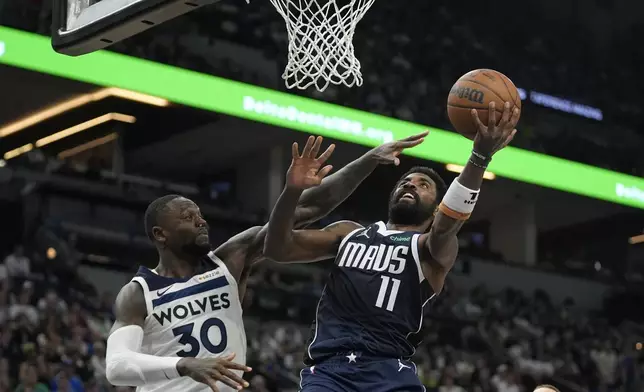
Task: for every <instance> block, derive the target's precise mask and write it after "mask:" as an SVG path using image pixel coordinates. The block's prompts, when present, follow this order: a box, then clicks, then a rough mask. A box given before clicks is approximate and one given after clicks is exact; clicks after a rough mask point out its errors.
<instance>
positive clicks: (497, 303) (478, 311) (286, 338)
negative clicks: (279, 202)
mask: <svg viewBox="0 0 644 392" xmlns="http://www.w3.org/2000/svg"><path fill="white" fill-rule="evenodd" d="M49 253H51V252H49ZM51 256H52V255H51V254H49V255H39V254H38V253H36V252H30V251H29V250H25V249H24V248H23V247H21V246H17V247H16V248H15V249H14V250H13V252H11V253H10V254H9V255H7V256H6V257H5V258H4V262H3V264H2V265H0V320H1V321H2V322H1V323H0V325H1V327H0V358H1V359H0V392H4V391H20V392H23V391H24V392H28V391H31V392H46V391H61V392H63V391H64V392H90V391H93V392H108V391H122V392H125V391H129V389H128V388H113V387H111V386H110V385H109V384H108V383H107V381H106V379H105V357H104V355H105V340H106V337H107V334H108V332H109V329H110V326H111V323H112V322H113V315H112V312H111V306H112V301H113V298H112V295H111V294H110V293H97V292H96V289H95V288H94V287H93V286H92V284H91V282H85V280H84V278H83V277H82V276H79V275H78V272H77V270H76V269H75V268H73V267H70V266H69V265H66V264H65V263H61V262H60V260H57V261H56V262H53V261H52V260H49V258H50V257H51ZM321 266H322V268H319V267H317V266H304V268H297V267H296V268H293V269H291V268H278V267H276V266H274V265H273V264H270V263H266V264H263V265H260V266H259V267H257V268H256V270H255V271H254V273H253V275H252V277H251V280H250V281H249V289H248V292H247V294H246V297H245V298H244V303H243V306H244V311H245V323H246V329H247V331H246V332H247V335H248V342H249V343H248V346H249V347H248V349H249V353H248V363H249V365H250V366H252V367H253V368H254V371H253V373H251V374H249V375H248V377H247V378H248V380H250V381H251V383H252V387H251V388H250V390H251V391H255V392H273V391H295V390H297V386H298V381H299V369H300V368H301V366H302V358H303V354H304V348H305V345H306V342H307V339H308V338H309V326H310V323H311V321H312V320H313V319H314V309H315V303H316V301H317V298H318V297H319V295H320V294H321V292H322V288H323V285H324V280H325V272H324V266H325V264H324V263H322V264H321ZM426 313H427V314H426V319H425V325H424V329H425V339H424V342H423V343H422V344H421V346H420V348H419V349H418V351H417V354H416V356H415V357H414V360H415V361H416V364H417V366H418V374H419V376H420V377H421V379H422V381H423V383H424V384H425V386H426V387H427V390H428V391H435V392H464V391H478V392H530V391H531V390H532V389H531V388H534V386H535V385H537V384H541V383H550V384H556V385H558V386H560V387H561V390H562V392H567V391H570V392H581V391H588V392H637V391H641V390H642V388H644V360H643V357H642V355H641V352H640V351H639V350H640V349H641V348H642V346H641V343H639V342H637V340H636V338H635V337H634V335H633V334H632V331H631V330H629V329H628V328H627V327H626V325H627V324H628V323H627V322H625V321H624V322H622V323H621V324H609V323H608V321H607V320H606V319H604V318H603V317H602V315H601V314H600V313H588V312H586V311H582V310H581V309H579V308H578V307H576V306H575V304H574V302H573V301H572V300H567V301H565V302H564V303H562V304H554V303H552V301H551V300H550V298H549V296H548V294H547V293H545V292H542V291H541V292H535V293H534V295H533V296H526V295H525V294H523V293H521V292H517V291H514V290H504V291H502V292H496V293H495V292H490V291H488V290H487V289H486V288H485V287H476V288H474V289H472V290H462V289H460V288H459V287H457V286H455V285H454V284H453V283H452V282H451V281H448V284H447V286H446V290H445V291H444V292H443V293H442V294H441V295H440V296H439V297H438V298H437V299H436V300H435V301H434V302H433V303H432V304H431V306H429V307H428V309H427V312H426Z"/></svg>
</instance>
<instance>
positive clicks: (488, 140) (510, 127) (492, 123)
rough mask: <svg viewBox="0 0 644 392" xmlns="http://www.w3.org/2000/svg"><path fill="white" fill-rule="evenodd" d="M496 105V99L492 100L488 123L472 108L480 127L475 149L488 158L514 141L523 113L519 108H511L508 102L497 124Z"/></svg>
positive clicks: (475, 140) (475, 139)
mask: <svg viewBox="0 0 644 392" xmlns="http://www.w3.org/2000/svg"><path fill="white" fill-rule="evenodd" d="M495 105H496V104H495V103H494V101H492V102H490V106H489V108H488V122H487V125H485V124H483V122H481V119H480V118H479V115H478V112H477V111H476V109H472V119H473V120H474V123H475V124H476V126H477V128H478V133H477V134H476V137H475V138H474V151H475V152H476V153H478V154H481V155H482V156H484V157H486V158H491V157H492V155H494V154H495V153H496V152H497V151H499V150H501V149H502V148H504V147H505V146H507V145H508V144H509V143H510V142H511V141H512V139H513V138H514V135H515V134H516V133H517V130H516V126H517V123H518V122H519V115H520V114H521V111H520V110H519V109H517V108H514V110H510V107H511V105H510V103H509V102H506V103H505V105H504V106H503V114H502V115H501V121H499V123H498V124H497V123H496V119H497V113H496V106H495Z"/></svg>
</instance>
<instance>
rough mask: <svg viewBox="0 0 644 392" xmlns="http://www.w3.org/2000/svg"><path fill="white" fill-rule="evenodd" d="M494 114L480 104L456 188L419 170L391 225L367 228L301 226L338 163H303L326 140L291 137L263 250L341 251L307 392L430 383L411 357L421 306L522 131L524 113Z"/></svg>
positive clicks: (284, 254) (403, 187) (396, 192)
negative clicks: (496, 164) (301, 215)
mask: <svg viewBox="0 0 644 392" xmlns="http://www.w3.org/2000/svg"><path fill="white" fill-rule="evenodd" d="M489 116H490V117H489V118H490V122H489V123H490V124H489V126H486V125H483V124H482V123H481V121H480V120H479V118H478V115H477V113H476V111H473V113H472V118H473V121H474V122H475V123H476V124H477V125H478V134H477V136H476V138H475V140H474V148H473V151H472V155H471V157H470V160H469V162H468V164H467V165H466V166H465V168H464V170H463V172H462V173H461V175H460V176H459V177H458V178H457V179H455V180H454V182H452V184H451V186H450V187H449V189H447V186H446V185H445V183H444V182H443V180H442V179H441V178H440V176H439V175H438V174H437V173H436V172H434V171H433V170H431V169H429V168H424V167H416V168H413V169H412V170H410V171H409V172H407V173H406V174H405V175H403V176H402V177H401V178H400V180H399V181H398V182H397V183H396V185H395V187H394V189H393V191H392V192H391V194H390V197H389V217H388V220H387V223H383V222H378V223H375V224H372V225H370V226H367V227H363V226H361V225H359V224H357V223H355V222H350V221H340V222H336V223H334V224H331V225H329V226H327V227H325V228H324V229H321V230H294V229H293V216H294V215H293V211H294V210H295V206H296V204H297V200H298V199H299V197H300V194H301V192H302V191H303V190H304V189H307V188H311V187H315V186H316V185H318V184H319V183H320V181H319V178H318V177H319V176H318V173H322V174H323V175H326V173H328V172H329V171H330V170H331V167H330V166H325V167H322V165H323V164H324V161H323V160H320V162H319V165H318V167H317V168H316V169H317V170H319V172H318V171H317V170H309V171H307V172H303V171H302V170H299V169H298V166H299V165H298V161H299V160H300V159H309V157H315V156H317V154H318V151H319V147H320V142H321V141H320V140H317V141H314V140H313V138H310V139H309V141H308V143H307V144H306V146H305V148H304V150H303V154H302V155H300V154H299V148H298V146H297V144H294V145H293V163H292V165H291V167H290V168H289V171H288V174H287V181H286V187H285V189H284V191H283V192H282V194H281V195H280V198H279V199H278V201H277V203H276V205H275V208H274V209H273V212H272V214H271V217H270V220H269V224H268V232H267V235H266V241H265V243H264V254H265V256H267V257H269V258H271V259H273V260H276V261H278V262H310V261H317V260H324V259H328V258H331V257H335V263H334V265H333V267H332V270H331V273H330V275H329V277H328V280H327V284H326V286H325V288H324V290H323V292H322V296H321V297H320V301H319V302H318V306H317V310H316V320H315V328H314V334H313V337H312V341H311V344H310V345H309V346H308V349H307V353H306V361H305V362H306V364H307V365H308V367H307V368H305V369H303V370H302V373H301V376H302V378H301V390H302V391H305V392H317V391H320V392H321V391H332V392H333V391H337V392H340V391H369V392H381V391H382V392H385V391H387V392H389V391H407V392H413V391H422V390H424V386H423V385H422V384H421V382H420V381H419V379H418V377H417V376H416V371H415V370H416V369H415V365H414V364H413V363H412V362H410V361H409V359H410V358H411V357H412V355H413V354H414V352H415V348H416V346H417V344H418V343H419V342H420V338H419V332H420V330H421V326H422V318H423V307H424V305H425V304H426V303H427V302H428V301H429V300H430V299H431V298H432V297H433V296H435V295H437V294H438V293H440V292H441V290H442V288H443V284H444V281H445V276H446V274H447V273H448V272H449V270H450V269H451V268H452V266H453V265H454V262H455V260H456V255H457V253H458V240H457V237H456V234H457V232H458V231H459V229H460V228H461V226H462V225H463V223H464V222H465V220H467V218H468V217H469V216H470V214H471V213H472V211H473V210H474V206H475V204H476V201H477V199H478V195H479V190H480V187H481V183H482V180H483V174H484V173H485V169H486V167H487V165H488V163H489V162H490V159H491V158H492V155H494V153H496V152H497V151H499V150H500V149H502V148H503V147H505V146H506V145H507V144H508V143H509V142H510V141H511V140H512V138H513V137H514V134H515V132H516V130H515V126H516V123H517V121H518V117H519V112H518V110H516V111H514V112H512V113H511V110H510V105H509V104H505V106H504V110H503V114H502V117H501V119H500V121H499V122H498V123H497V121H496V119H497V116H496V112H495V107H494V104H492V105H491V106H490V108H489ZM420 142H422V140H420V141H419V143H420ZM323 155H324V154H323ZM396 163H397V162H396Z"/></svg>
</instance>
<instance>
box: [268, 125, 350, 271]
mask: <svg viewBox="0 0 644 392" xmlns="http://www.w3.org/2000/svg"><path fill="white" fill-rule="evenodd" d="M321 145H322V138H321V137H318V138H317V139H313V138H309V140H308V142H307V143H306V146H305V147H304V151H303V152H302V154H301V155H300V152H299V148H298V145H297V143H293V151H292V154H293V161H292V163H291V166H290V167H289V169H288V172H287V174H286V187H285V188H284V191H283V192H282V194H281V195H280V197H279V198H278V199H277V202H276V203H275V207H274V208H273V212H272V213H271V217H270V219H269V220H268V225H267V231H266V239H265V241H264V256H265V257H268V258H269V259H272V260H275V261H278V262H311V261H318V260H322V259H327V258H329V257H332V256H333V255H335V253H336V251H337V249H338V247H339V246H340V243H341V242H342V239H343V238H344V237H345V236H346V235H347V234H349V233H350V232H351V231H353V230H355V229H356V228H357V227H359V225H358V224H356V223H354V222H348V221H343V222H337V223H334V224H332V225H329V226H327V227H325V228H324V229H322V230H294V227H295V209H296V206H297V203H298V200H300V197H301V196H302V192H304V190H306V189H311V188H314V187H317V186H319V185H320V184H321V183H322V180H323V179H324V177H325V176H326V175H327V174H329V172H330V171H331V169H332V167H331V166H330V165H327V166H324V167H322V165H324V162H325V161H326V160H327V159H328V158H329V156H330V155H331V153H332V152H333V148H334V146H333V145H331V146H330V147H329V148H328V149H327V150H326V151H325V152H324V153H322V154H321V155H320V156H319V157H318V152H319V150H320V146H321Z"/></svg>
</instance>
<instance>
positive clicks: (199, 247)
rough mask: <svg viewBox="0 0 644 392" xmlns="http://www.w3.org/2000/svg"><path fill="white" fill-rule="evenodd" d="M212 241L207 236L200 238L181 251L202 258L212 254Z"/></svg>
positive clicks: (184, 246)
mask: <svg viewBox="0 0 644 392" xmlns="http://www.w3.org/2000/svg"><path fill="white" fill-rule="evenodd" d="M211 250H212V249H211V246H210V239H209V238H208V237H207V236H198V237H197V238H195V240H194V241H193V242H191V243H188V244H184V245H183V246H181V251H182V252H184V253H186V254H189V255H192V256H196V257H202V256H205V255H207V254H208V252H210V251H211Z"/></svg>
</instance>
